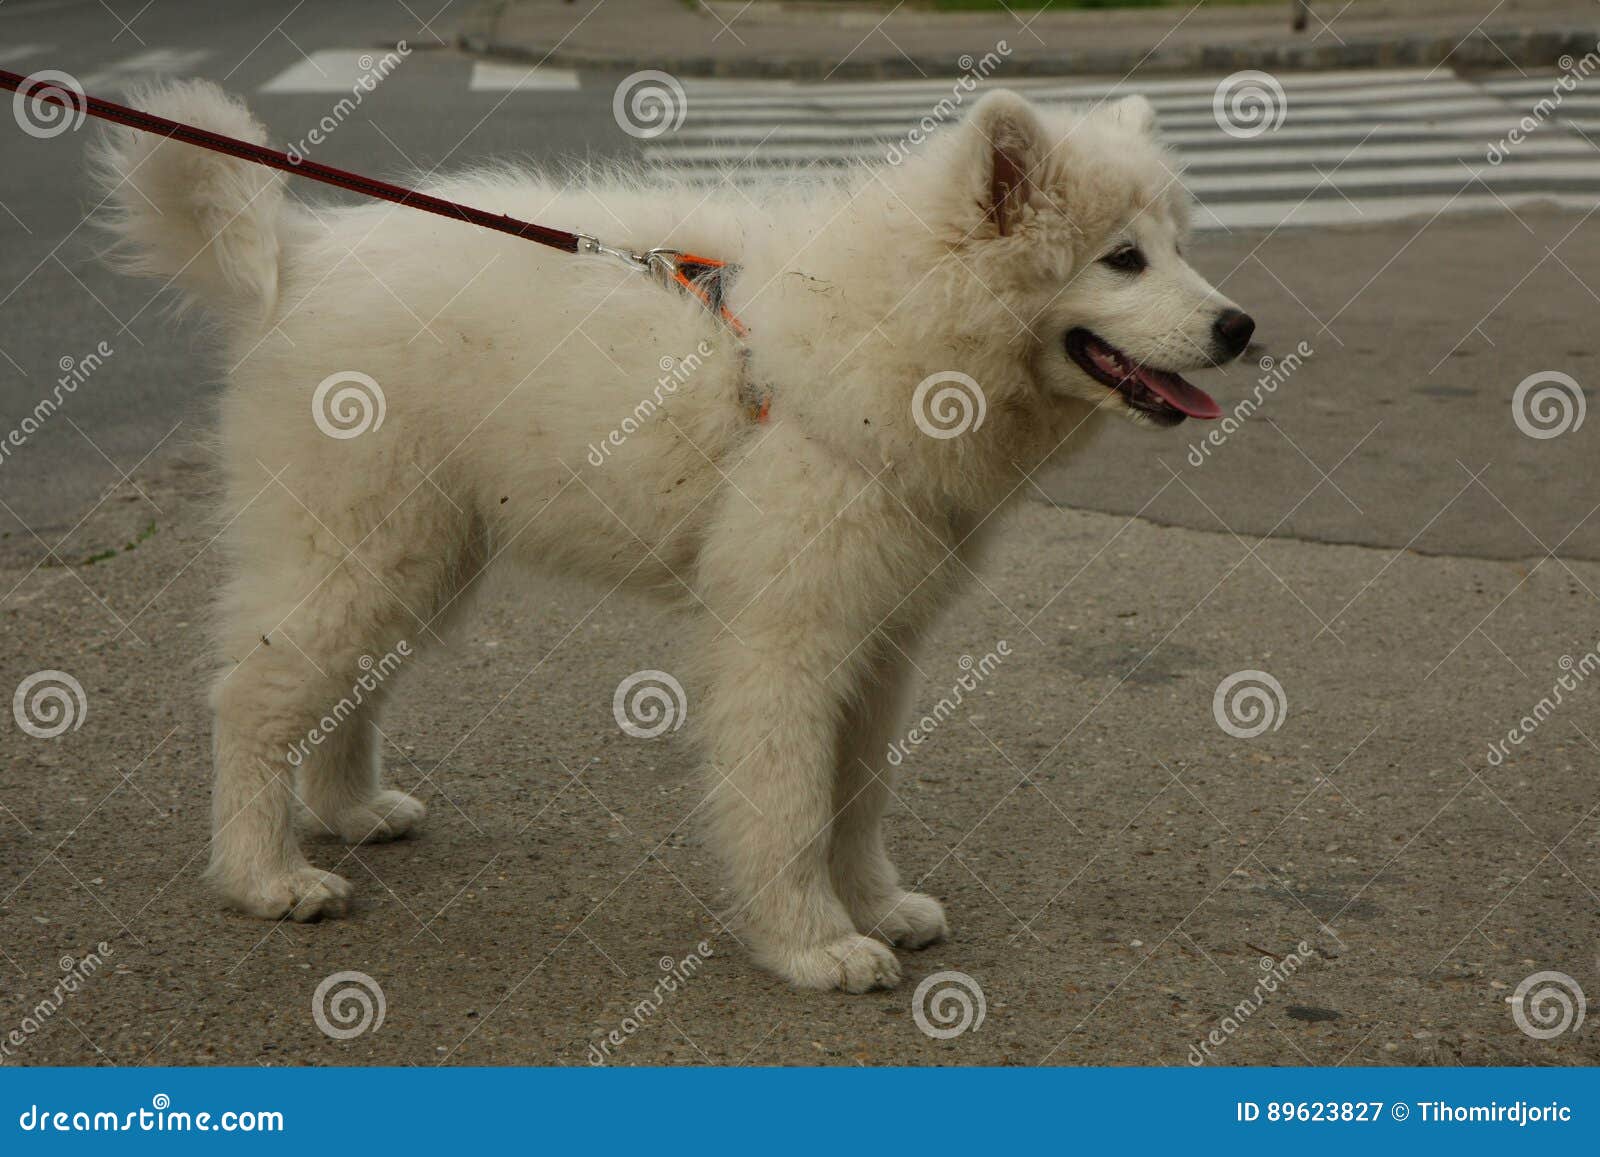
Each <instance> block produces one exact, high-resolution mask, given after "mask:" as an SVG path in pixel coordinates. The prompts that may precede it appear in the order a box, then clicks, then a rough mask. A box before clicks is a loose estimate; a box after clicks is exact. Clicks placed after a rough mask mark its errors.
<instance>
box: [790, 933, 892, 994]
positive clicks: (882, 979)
mask: <svg viewBox="0 0 1600 1157" xmlns="http://www.w3.org/2000/svg"><path fill="white" fill-rule="evenodd" d="M778 971H779V972H780V973H782V974H783V976H784V978H785V979H786V980H788V981H789V982H790V983H791V984H793V985H795V986H796V987H798V988H820V989H828V988H838V989H843V990H844V991H845V992H870V991H872V990H873V989H874V988H893V987H894V986H895V985H897V984H899V983H900V962H899V961H898V960H896V959H895V958H894V952H893V951H891V950H890V948H889V946H888V945H887V944H884V943H883V942H882V941H879V940H873V939H870V938H869V937H866V936H860V935H850V936H841V937H840V938H839V939H837V940H835V941H833V943H831V944H824V945H823V946H822V947H820V948H806V949H801V950H800V951H798V952H793V953H786V954H785V955H784V956H783V957H782V959H781V962H780V965H779V968H778Z"/></svg>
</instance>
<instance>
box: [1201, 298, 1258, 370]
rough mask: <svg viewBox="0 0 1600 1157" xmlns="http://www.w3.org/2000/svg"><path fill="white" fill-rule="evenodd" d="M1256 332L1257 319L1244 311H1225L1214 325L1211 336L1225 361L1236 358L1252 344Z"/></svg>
mask: <svg viewBox="0 0 1600 1157" xmlns="http://www.w3.org/2000/svg"><path fill="white" fill-rule="evenodd" d="M1255 332H1256V319H1255V318H1253V317H1251V316H1250V315H1249V314H1248V313H1246V312H1245V311H1244V310H1242V309H1225V310H1223V311H1222V313H1221V314H1219V315H1218V316H1217V320H1216V321H1215V322H1213V323H1212V326H1211V335H1212V338H1213V340H1214V341H1215V342H1216V346H1217V351H1218V353H1219V355H1220V356H1221V358H1222V359H1223V360H1226V359H1228V358H1236V357H1238V356H1239V355H1240V354H1242V353H1244V347H1245V346H1247V345H1249V344H1250V335H1251V334H1253V333H1255Z"/></svg>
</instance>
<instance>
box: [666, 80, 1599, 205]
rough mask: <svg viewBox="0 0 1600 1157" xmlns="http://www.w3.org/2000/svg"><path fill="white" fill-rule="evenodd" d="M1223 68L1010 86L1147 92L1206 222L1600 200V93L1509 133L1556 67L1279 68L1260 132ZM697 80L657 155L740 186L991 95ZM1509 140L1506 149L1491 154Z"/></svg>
mask: <svg viewBox="0 0 1600 1157" xmlns="http://www.w3.org/2000/svg"><path fill="white" fill-rule="evenodd" d="M1223 79H1224V78H1222V77H1184V78H1174V79H1168V80H1155V81H1150V82H1139V83H1135V84H1129V85H1126V86H1122V85H1118V86H1110V85H1096V84H1086V83H1060V82H1055V81H1023V82H1020V83H1017V84H1014V85H1011V86H1010V87H1014V88H1018V89H1020V90H1022V91H1023V92H1024V93H1025V94H1026V95H1027V96H1029V97H1030V98H1031V99H1033V100H1035V101H1038V102H1040V103H1042V104H1045V105H1051V104H1062V103H1078V104H1082V103H1092V102H1096V101H1100V100H1104V99H1108V98H1111V99H1114V98H1116V97H1120V96H1124V95H1127V94H1128V93H1129V92H1134V91H1137V92H1141V93H1144V94H1145V95H1146V96H1148V97H1149V98H1150V99H1151V101H1152V103H1154V104H1155V106H1156V109H1157V113H1158V115H1159V118H1160V124H1161V130H1162V134H1163V136H1164V137H1165V139H1166V140H1167V141H1168V142H1169V143H1170V144H1171V145H1172V146H1173V147H1174V148H1175V149H1176V150H1177V152H1178V155H1179V158H1180V160H1181V161H1182V162H1183V166H1184V168H1183V175H1182V179H1183V182H1184V184H1185V185H1186V186H1187V187H1188V188H1189V189H1190V190H1191V192H1193V193H1194V195H1195V197H1196V198H1197V200H1198V201H1199V203H1200V211H1199V213H1198V214H1197V218H1196V219H1197V224H1198V225H1199V226H1200V227H1201V228H1237V227H1241V226H1269V227H1270V226H1276V225H1278V224H1281V223H1291V224H1328V223H1336V222H1353V221H1363V220H1367V221H1371V220H1384V219H1391V218H1395V217H1402V216H1412V215H1416V214H1432V213H1436V212H1440V211H1467V210H1480V209H1485V208H1487V209H1497V208H1498V209H1504V208H1507V207H1512V206H1515V205H1517V204H1520V203H1526V202H1529V201H1532V200H1544V201H1551V202H1557V203H1561V204H1569V205H1575V206H1580V207H1584V208H1588V207H1592V206H1593V205H1594V204H1595V203H1596V201H1597V199H1600V96H1582V95H1567V96H1565V97H1564V100H1562V101H1561V102H1560V103H1559V107H1558V108H1557V110H1556V111H1555V113H1554V114H1553V115H1551V116H1547V117H1545V118H1543V119H1544V120H1546V121H1548V123H1542V124H1541V125H1540V127H1539V128H1538V129H1537V130H1536V131H1534V132H1530V133H1525V134H1524V139H1522V140H1521V141H1520V142H1519V143H1517V144H1515V145H1514V146H1513V147H1510V148H1506V147H1505V145H1504V143H1503V142H1504V141H1505V140H1506V139H1507V137H1508V134H1510V133H1511V132H1512V130H1513V129H1514V128H1515V127H1516V126H1517V125H1518V124H1519V122H1521V121H1522V119H1523V118H1524V117H1525V116H1526V115H1528V114H1529V113H1530V111H1531V110H1532V109H1533V107H1534V105H1535V104H1536V103H1537V102H1538V101H1539V100H1540V99H1541V98H1543V97H1548V96H1550V95H1551V93H1552V90H1553V87H1554V78H1540V77H1531V78H1523V77H1517V78H1511V79H1497V80H1490V81H1488V82H1483V83H1475V82H1471V81H1467V80H1464V79H1462V78H1460V77H1457V76H1455V75H1454V74H1452V73H1450V72H1448V71H1446V70H1443V69H1438V70H1434V71H1431V72H1429V71H1424V70H1421V69H1404V70H1387V71H1347V72H1334V73H1285V74H1283V75H1281V76H1279V77H1278V78H1277V79H1278V81H1279V82H1280V83H1281V85H1282V87H1283V93H1284V99H1283V109H1284V117H1283V120H1282V123H1281V124H1280V125H1279V127H1277V128H1276V129H1273V130H1270V131H1266V132H1263V133H1261V134H1260V135H1258V136H1254V137H1248V138H1241V137H1240V136H1238V135H1230V134H1229V133H1227V132H1225V131H1224V130H1223V127H1222V125H1221V124H1220V123H1219V119H1218V117H1219V114H1218V111H1217V109H1216V108H1215V107H1214V101H1215V97H1216V93H1217V86H1218V84H1219V83H1220V82H1221V81H1222V80H1223ZM685 88H686V93H687V116H686V118H685V121H684V124H683V125H682V127H681V128H679V129H678V130H677V131H675V132H673V133H670V134H668V135H664V136H662V137H659V138H656V139H654V140H652V141H650V142H649V143H648V144H647V145H646V146H645V149H644V152H645V157H646V159H647V160H648V161H649V162H650V163H652V164H654V165H656V166H660V167H663V168H670V169H672V170H674V171H676V172H679V173H680V174H683V175H687V176H689V177H690V178H691V179H696V180H702V181H706V182H712V181H718V180H724V179H725V180H728V181H731V182H732V183H734V184H754V183H758V182H760V181H763V180H767V179H771V178H773V177H775V176H793V175H797V174H798V175H802V176H803V175H804V174H806V173H807V172H811V173H816V172H817V171H819V170H820V171H823V172H828V171H834V170H837V168H838V167H839V166H843V165H849V164H854V163H860V162H871V161H876V160H882V159H884V157H885V156H886V154H888V153H889V152H890V151H891V150H892V149H894V148H896V147H897V145H898V147H899V148H901V149H904V148H905V147H906V145H905V143H904V142H905V140H906V135H907V133H908V132H909V131H910V130H911V129H912V127H913V126H914V125H916V124H917V123H918V122H919V121H923V120H924V118H933V120H935V121H939V122H948V121H951V120H953V119H955V115H959V111H960V108H959V107H957V108H955V109H952V102H954V104H955V105H956V106H970V105H971V103H972V102H973V101H974V100H976V99H977V94H976V93H964V94H962V95H961V96H960V97H959V99H958V98H956V97H955V95H954V90H953V87H952V85H951V84H950V83H948V82H933V81H908V82H882V83H870V82H867V83H848V84H805V83H795V82H730V81H722V82H707V83H694V82H690V83H689V84H687V85H686V86H685ZM941 101H944V102H945V105H944V111H943V113H941V112H939V111H937V109H936V106H938V105H939V102H941ZM935 131H940V130H935ZM1591 133H1592V134H1593V135H1594V139H1593V140H1591V139H1590V137H1591ZM1496 144H1500V151H1501V154H1502V155H1500V156H1499V157H1496V158H1495V159H1493V160H1491V150H1492V149H1493V147H1494V146H1495V145H1496Z"/></svg>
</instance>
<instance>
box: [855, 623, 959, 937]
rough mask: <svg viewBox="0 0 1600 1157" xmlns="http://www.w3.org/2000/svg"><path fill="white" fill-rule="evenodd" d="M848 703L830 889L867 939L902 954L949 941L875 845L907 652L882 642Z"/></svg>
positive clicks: (926, 902) (922, 898)
mask: <svg viewBox="0 0 1600 1157" xmlns="http://www.w3.org/2000/svg"><path fill="white" fill-rule="evenodd" d="M878 646H879V648H880V650H881V655H880V657H879V658H878V659H877V660H876V661H875V662H874V663H873V664H872V665H871V667H870V669H869V670H868V671H867V673H866V677H865V679H864V680H863V683H862V687H861V692H860V694H859V696H858V697H857V698H856V699H855V701H854V702H853V704H852V706H851V709H850V712H849V716H848V718H847V721H846V725H845V729H844V734H843V737H842V740H841V742H840V745H839V778H838V785H837V787H836V789H835V790H836V798H837V803H836V805H835V806H836V812H835V816H834V821H833V850H832V859H831V866H832V869H833V882H834V887H835V888H836V889H837V890H838V893H839V896H840V898H841V899H843V900H844V903H845V907H846V908H848V909H849V910H850V916H851V918H852V919H853V920H854V921H855V925H856V929H857V930H858V931H860V932H862V933H864V934H865V935H867V936H877V937H882V938H883V939H885V940H888V941H890V942H891V943H893V944H898V945H900V946H901V947H902V948H923V947H926V946H927V945H929V944H932V943H934V942H935V941H938V940H942V939H944V938H945V936H947V935H949V926H948V925H947V924H946V922H945V915H944V908H943V906H942V905H940V903H939V901H937V900H935V899H934V898H933V897H932V896H927V895H924V894H923V893H921V892H908V891H906V889H904V888H902V887H901V886H900V877H899V873H898V872H896V871H895V867H894V864H893V863H892V862H891V861H890V859H889V854H888V852H887V850H886V849H885V848H884V844H883V813H884V809H885V808H886V807H887V805H888V803H889V797H890V795H891V794H892V792H893V785H894V768H893V767H892V766H891V765H890V762H889V747H890V744H892V743H894V742H895V741H896V740H897V739H899V738H901V729H902V728H903V727H904V725H905V723H904V717H905V711H906V698H907V689H908V685H909V683H910V678H909V672H910V668H911V662H910V660H909V659H908V658H907V657H906V655H907V652H908V651H909V650H910V649H911V648H912V646H914V644H913V643H912V640H911V639H910V638H900V639H897V640H889V639H885V640H883V641H881V642H879V644H878Z"/></svg>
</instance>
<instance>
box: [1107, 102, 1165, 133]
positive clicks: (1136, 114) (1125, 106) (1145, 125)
mask: <svg viewBox="0 0 1600 1157" xmlns="http://www.w3.org/2000/svg"><path fill="white" fill-rule="evenodd" d="M1106 112H1108V113H1109V114H1110V115H1111V119H1112V120H1114V121H1116V122H1117V123H1118V124H1120V125H1125V126H1126V127H1128V128H1130V129H1132V130H1133V131H1134V132H1136V133H1143V134H1144V135H1145V136H1147V137H1148V136H1153V135H1154V134H1155V131H1156V106H1155V105H1153V104H1151V103H1150V101H1149V100H1148V99H1147V98H1145V97H1142V96H1137V95H1135V96H1125V97H1123V98H1122V99H1121V100H1119V101H1115V102H1114V103H1112V104H1109V105H1107V106H1106Z"/></svg>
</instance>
